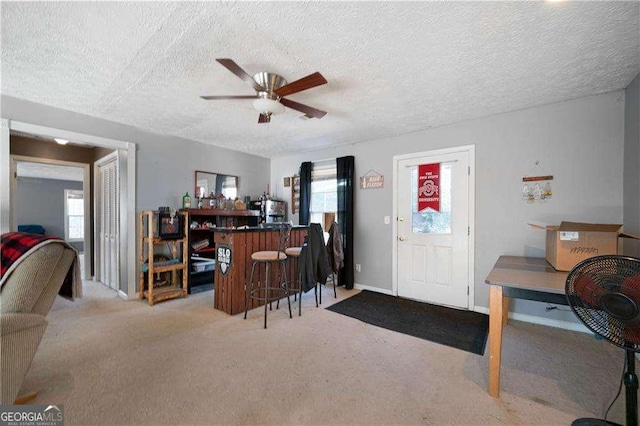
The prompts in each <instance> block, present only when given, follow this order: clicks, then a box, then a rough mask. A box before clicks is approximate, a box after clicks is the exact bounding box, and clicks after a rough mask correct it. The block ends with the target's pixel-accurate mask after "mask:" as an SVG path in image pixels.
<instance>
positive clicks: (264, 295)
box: [244, 224, 293, 328]
mask: <svg viewBox="0 0 640 426" xmlns="http://www.w3.org/2000/svg"><path fill="white" fill-rule="evenodd" d="M290 234H291V225H289V224H282V225H280V226H278V249H277V250H266V251H257V252H255V253H253V254H252V255H251V261H252V263H251V278H250V280H249V288H248V289H247V298H246V300H245V305H244V319H247V311H248V310H249V300H252V299H253V300H259V301H261V302H264V328H267V305H270V304H271V302H273V301H275V300H277V301H280V298H281V297H283V296H285V295H286V296H287V303H288V305H289V318H293V315H291V300H290V299H289V287H288V282H287V270H286V261H287V255H286V254H285V251H286V249H287V244H288V242H289V235H290ZM260 265H265V279H264V286H258V287H257V288H256V286H255V283H254V281H253V278H254V276H255V269H256V266H258V267H259V266H260ZM272 265H278V272H279V273H278V277H279V279H278V285H277V286H274V285H272V284H271V285H270V283H269V279H270V278H271V266H272Z"/></svg>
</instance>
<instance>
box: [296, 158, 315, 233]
mask: <svg viewBox="0 0 640 426" xmlns="http://www.w3.org/2000/svg"><path fill="white" fill-rule="evenodd" d="M312 168H313V164H312V163H311V162H310V161H306V162H304V163H302V164H301V165H300V216H299V217H298V222H299V223H300V225H308V224H309V209H310V208H311V169H312Z"/></svg>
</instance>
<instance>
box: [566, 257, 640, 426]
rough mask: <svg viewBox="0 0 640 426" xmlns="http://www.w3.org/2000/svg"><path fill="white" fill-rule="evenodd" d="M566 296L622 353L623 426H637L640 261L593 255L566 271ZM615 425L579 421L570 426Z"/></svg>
mask: <svg viewBox="0 0 640 426" xmlns="http://www.w3.org/2000/svg"><path fill="white" fill-rule="evenodd" d="M565 293H566V295H567V301H568V302H569V306H570V307H571V310H572V311H573V312H574V313H575V314H576V316H577V317H578V319H580V321H582V322H583V323H584V325H585V326H587V328H588V329H589V330H591V331H593V332H594V333H596V334H598V335H599V336H602V338H604V339H605V340H607V341H609V342H611V343H613V344H614V345H616V346H619V347H621V348H622V349H624V350H625V355H626V371H625V375H624V385H625V390H626V392H625V398H626V425H627V426H637V425H638V376H637V375H636V373H635V355H634V353H635V352H640V259H639V258H635V257H628V256H617V255H607V256H596V257H592V258H589V259H586V260H583V261H582V262H580V263H578V264H577V265H576V266H575V267H574V268H573V269H572V270H571V272H569V275H568V277H567V282H566V287H565ZM604 424H614V423H611V422H606V421H605V420H600V419H588V418H583V419H578V420H575V421H574V422H573V425H581V426H584V425H604Z"/></svg>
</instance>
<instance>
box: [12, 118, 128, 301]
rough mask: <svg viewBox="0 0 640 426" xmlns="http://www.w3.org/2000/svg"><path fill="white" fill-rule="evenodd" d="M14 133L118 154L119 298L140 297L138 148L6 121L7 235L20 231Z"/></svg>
mask: <svg viewBox="0 0 640 426" xmlns="http://www.w3.org/2000/svg"><path fill="white" fill-rule="evenodd" d="M13 134H25V135H29V136H33V137H35V138H39V139H46V140H49V141H52V140H53V139H54V138H63V139H66V140H69V141H72V142H73V144H75V145H80V146H85V147H94V148H96V149H100V148H102V149H106V150H107V151H108V152H112V151H113V150H116V151H117V152H118V170H119V180H118V187H119V193H118V206H119V210H118V218H119V226H120V229H119V234H118V240H117V248H118V259H117V264H115V265H114V268H115V271H116V272H115V273H116V274H117V275H118V283H119V285H118V289H117V290H118V295H119V296H120V297H122V298H124V299H128V298H136V276H137V274H136V251H135V247H136V233H135V225H136V220H135V219H136V218H135V216H136V214H135V205H136V203H135V200H136V198H135V191H136V184H135V176H136V166H135V164H136V145H135V144H134V143H131V142H124V141H120V140H116V139H108V138H102V137H98V136H93V135H88V134H83V133H76V132H71V131H68V130H62V129H56V128H50V127H44V126H38V125H34V124H29V123H24V122H19V121H14V120H8V119H2V126H1V128H0V230H1V232H3V233H4V232H9V231H16V230H17V223H16V220H15V217H14V215H13V213H14V212H13V209H12V207H11V206H12V204H13V196H14V195H15V190H14V188H12V187H11V181H12V178H11V176H12V175H11V169H12V168H11V143H10V140H11V137H12V135H13ZM88 200H89V199H88V198H85V203H86V202H87V201H88ZM92 222H93V221H92ZM85 223H86V222H85ZM92 235H93V234H92ZM92 240H93V242H94V243H95V240H96V239H95V236H93V237H92ZM85 251H86V248H85ZM86 260H87V259H86V258H85V263H87V261H86Z"/></svg>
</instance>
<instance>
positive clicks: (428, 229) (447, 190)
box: [411, 163, 453, 234]
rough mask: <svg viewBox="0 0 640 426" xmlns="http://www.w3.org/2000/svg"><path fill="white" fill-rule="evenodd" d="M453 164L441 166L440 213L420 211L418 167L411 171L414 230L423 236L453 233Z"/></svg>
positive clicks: (427, 210)
mask: <svg viewBox="0 0 640 426" xmlns="http://www.w3.org/2000/svg"><path fill="white" fill-rule="evenodd" d="M452 165H453V164H452V163H442V164H440V188H439V189H440V191H439V193H440V211H439V212H436V211H434V210H432V209H426V210H423V211H421V212H419V211H418V167H417V166H416V167H413V168H412V169H411V203H412V206H411V211H412V215H411V216H412V230H413V232H414V233H416V234H417V233H422V234H450V233H451V168H452Z"/></svg>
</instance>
